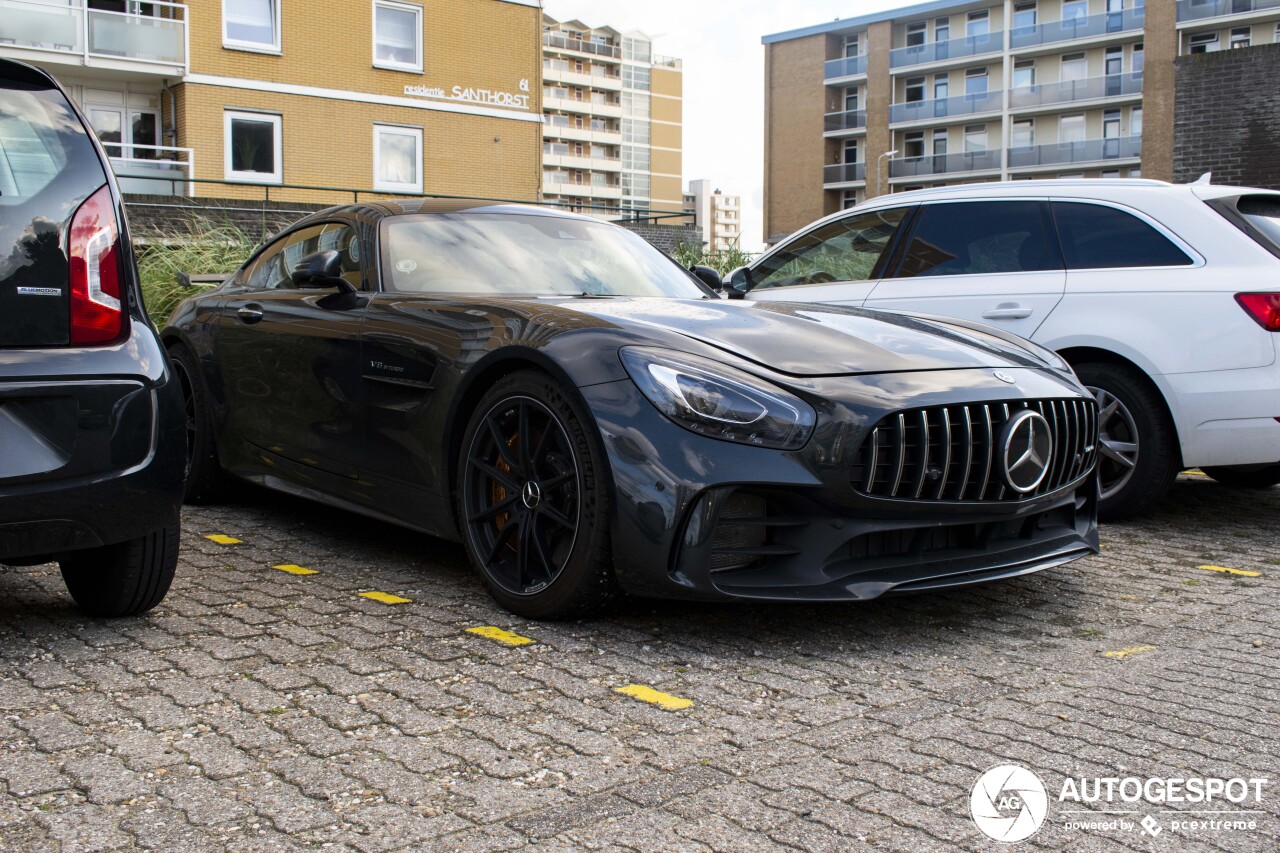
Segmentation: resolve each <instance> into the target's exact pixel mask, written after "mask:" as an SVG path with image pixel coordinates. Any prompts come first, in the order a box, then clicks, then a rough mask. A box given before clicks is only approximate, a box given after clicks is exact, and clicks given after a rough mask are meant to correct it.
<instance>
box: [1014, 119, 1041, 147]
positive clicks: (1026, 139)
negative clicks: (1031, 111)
mask: <svg viewBox="0 0 1280 853" xmlns="http://www.w3.org/2000/svg"><path fill="white" fill-rule="evenodd" d="M1035 144H1036V130H1035V123H1034V122H1032V121H1031V119H1023V120H1022V121H1015V122H1014V123H1013V133H1012V135H1011V136H1010V137H1009V145H1010V146H1011V147H1013V148H1030V147H1032V146H1033V145H1035Z"/></svg>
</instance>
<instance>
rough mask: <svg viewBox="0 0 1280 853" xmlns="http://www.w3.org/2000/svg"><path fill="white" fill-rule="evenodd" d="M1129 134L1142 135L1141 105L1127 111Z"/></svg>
mask: <svg viewBox="0 0 1280 853" xmlns="http://www.w3.org/2000/svg"><path fill="white" fill-rule="evenodd" d="M1129 135H1130V136H1141V135H1142V107H1134V108H1133V109H1132V110H1130V111H1129Z"/></svg>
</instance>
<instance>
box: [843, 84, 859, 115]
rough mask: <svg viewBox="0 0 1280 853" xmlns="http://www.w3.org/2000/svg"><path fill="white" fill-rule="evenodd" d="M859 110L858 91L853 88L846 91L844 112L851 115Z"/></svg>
mask: <svg viewBox="0 0 1280 853" xmlns="http://www.w3.org/2000/svg"><path fill="white" fill-rule="evenodd" d="M857 108H858V89H857V87H856V86H855V87H852V88H849V89H845V90H844V111H845V112H847V113H851V112H853V111H854V110H856V109H857Z"/></svg>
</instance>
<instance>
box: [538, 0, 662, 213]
mask: <svg viewBox="0 0 1280 853" xmlns="http://www.w3.org/2000/svg"><path fill="white" fill-rule="evenodd" d="M542 77H543V92H542V95H543V98H542V109H543V121H544V124H543V129H542V139H543V144H542V164H543V175H542V196H543V198H544V199H545V200H546V201H555V202H560V203H563V204H566V205H569V206H572V207H576V208H579V209H581V210H583V212H586V213H592V214H596V215H600V216H606V217H608V216H613V215H616V214H617V213H619V212H626V211H649V210H653V211H658V212H672V213H678V212H680V211H681V209H682V187H683V185H684V184H683V179H682V177H681V147H682V140H681V118H682V112H683V108H682V93H683V73H682V69H681V63H680V60H679V59H671V58H668V57H663V56H656V55H654V53H653V44H652V39H650V38H649V37H648V36H646V35H645V34H643V33H640V32H627V33H623V32H619V31H618V30H615V29H614V28H612V27H589V26H587V25H586V24H584V23H582V22H581V21H557V20H555V19H554V18H551V17H550V16H547V15H544V16H543V33H542Z"/></svg>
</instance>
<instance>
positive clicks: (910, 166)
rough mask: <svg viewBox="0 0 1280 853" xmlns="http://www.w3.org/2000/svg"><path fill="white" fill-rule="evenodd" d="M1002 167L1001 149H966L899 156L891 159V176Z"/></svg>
mask: <svg viewBox="0 0 1280 853" xmlns="http://www.w3.org/2000/svg"><path fill="white" fill-rule="evenodd" d="M999 169H1000V149H999V148H989V149H987V150H986V151H964V152H960V153H957V154H929V155H927V156H925V157H899V158H898V159H896V160H890V161H889V177H891V178H910V177H914V176H916V175H941V174H945V173H948V172H982V171H988V170H995V171H998V170H999Z"/></svg>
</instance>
